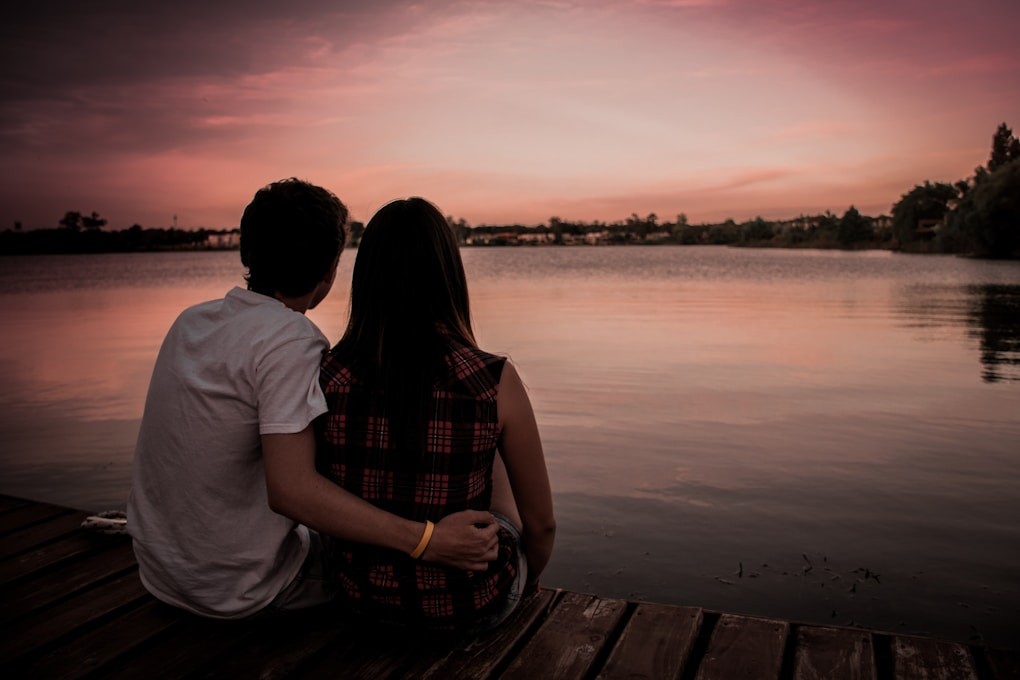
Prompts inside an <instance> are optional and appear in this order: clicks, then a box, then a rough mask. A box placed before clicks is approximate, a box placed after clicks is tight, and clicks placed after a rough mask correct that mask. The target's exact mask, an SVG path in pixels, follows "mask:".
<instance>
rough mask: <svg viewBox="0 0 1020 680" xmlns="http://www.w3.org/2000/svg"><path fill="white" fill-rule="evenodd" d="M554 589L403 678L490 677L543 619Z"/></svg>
mask: <svg viewBox="0 0 1020 680" xmlns="http://www.w3.org/2000/svg"><path fill="white" fill-rule="evenodd" d="M557 592H558V591H553V590H543V591H541V592H540V593H538V594H537V595H535V596H534V597H530V598H528V599H527V600H525V601H524V602H522V603H521V605H520V607H519V608H518V609H517V611H515V612H514V613H513V614H512V615H511V616H510V618H508V619H507V620H506V621H505V622H504V623H503V624H502V625H501V626H500V627H499V628H497V629H496V630H493V631H490V632H488V633H486V634H485V635H482V636H480V637H479V638H477V639H475V640H469V641H468V643H467V644H462V645H457V646H456V647H455V648H454V649H453V650H451V651H450V652H449V653H448V654H446V655H444V656H443V657H442V658H441V659H439V660H438V661H436V662H434V663H432V664H426V663H422V662H419V663H417V664H415V665H413V666H411V667H410V668H408V669H407V670H406V671H405V673H404V677H405V678H408V679H410V678H419V679H420V680H482V679H484V678H489V677H492V675H493V674H494V672H495V671H496V669H497V668H499V667H500V666H502V665H504V664H506V663H507V662H508V661H509V655H510V654H511V652H512V651H513V650H514V649H516V648H518V647H519V646H520V645H521V643H522V641H523V640H524V639H525V638H526V637H527V635H528V633H529V631H530V630H531V629H532V628H533V627H534V626H535V624H536V622H537V621H539V620H541V619H542V618H544V617H545V616H546V615H547V614H548V612H549V608H550V607H551V606H552V603H553V599H554V598H555V597H556V595H557Z"/></svg>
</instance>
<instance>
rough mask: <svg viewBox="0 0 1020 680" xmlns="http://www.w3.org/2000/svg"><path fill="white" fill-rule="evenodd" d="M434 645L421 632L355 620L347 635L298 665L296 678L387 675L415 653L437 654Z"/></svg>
mask: <svg viewBox="0 0 1020 680" xmlns="http://www.w3.org/2000/svg"><path fill="white" fill-rule="evenodd" d="M401 633H403V634H401ZM435 645H436V643H435V642H433V641H431V640H429V639H428V638H427V636H423V635H421V634H415V635H411V634H409V633H408V631H401V630H400V629H395V628H387V627H385V626H378V625H374V624H371V623H364V622H359V623H358V624H357V625H355V626H353V627H352V628H351V630H350V632H349V634H347V635H341V636H339V637H338V638H336V639H335V640H334V641H333V643H331V644H329V645H326V647H325V648H324V649H323V653H322V654H321V655H318V656H316V657H315V659H314V660H313V661H312V662H311V663H310V664H308V665H306V666H302V667H301V668H300V670H299V672H298V673H297V677H300V678H301V679H302V680H320V679H321V680H326V679H329V680H333V679H334V678H337V677H343V678H344V680H362V679H364V680H377V679H378V678H389V677H391V676H393V675H394V674H396V673H398V672H399V670H400V669H401V668H402V667H404V666H406V665H407V664H409V663H410V662H411V659H413V658H414V657H416V656H418V655H429V654H430V653H441V652H436V650H435ZM430 658H433V660H434V657H430ZM341 671H342V673H341Z"/></svg>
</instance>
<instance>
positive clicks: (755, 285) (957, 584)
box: [0, 247, 1020, 646]
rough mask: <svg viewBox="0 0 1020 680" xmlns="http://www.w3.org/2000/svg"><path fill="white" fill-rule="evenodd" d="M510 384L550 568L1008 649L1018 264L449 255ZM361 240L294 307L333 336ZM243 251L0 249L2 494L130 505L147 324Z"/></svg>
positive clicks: (869, 256)
mask: <svg viewBox="0 0 1020 680" xmlns="http://www.w3.org/2000/svg"><path fill="white" fill-rule="evenodd" d="M464 258H465V264H466V266H467V269H468V276H469V283H470V286H471V293H472V302H473V307H474V314H475V321H476V330H477V335H478V337H479V341H480V343H481V344H482V346H483V347H484V348H485V349H488V350H490V351H494V352H500V353H506V354H508V355H509V356H510V357H511V358H512V359H513V360H514V361H515V362H516V363H517V365H518V366H519V368H520V371H521V374H522V375H523V377H524V379H525V381H526V383H527V384H528V386H529V389H530V392H531V396H532V400H533V402H534V405H535V409H536V414H537V416H538V421H539V426H540V428H541V431H542V435H543V440H544V443H545V447H546V455H547V459H548V464H549V470H550V475H551V477H552V482H553V488H554V493H555V500H556V509H557V515H558V519H559V524H560V531H559V534H558V539H557V546H556V551H555V554H554V556H553V562H552V564H551V565H550V567H549V570H548V572H547V574H546V575H544V577H543V582H544V583H545V585H547V586H558V587H564V588H568V589H572V590H580V591H586V592H595V593H598V594H600V595H603V596H614V597H623V598H631V599H646V600H653V601H660V602H669V603H677V604H687V605H699V606H703V607H706V608H710V609H717V610H726V611H734V612H745V613H749V614H756V615H764V616H775V617H784V618H792V619H796V620H804V621H816V622H822V623H836V624H855V625H864V626H868V627H873V628H879V629H884V630H894V631H907V632H914V633H930V634H935V635H938V636H940V637H948V638H953V639H958V640H963V641H967V640H971V639H975V640H984V641H986V642H989V643H991V644H996V645H1002V646H1017V644H1018V642H1017V640H1018V639H1020V625H1018V623H1017V622H1018V621H1020V494H1018V492H1017V486H1018V484H1020V263H1016V262H981V261H973V260H967V259H961V258H955V257H941V256H904V255H894V254H890V253H885V252H871V253H840V252H819V251H782V250H750V249H727V248H714V247H697V248H690V247H689V248H683V247H648V248H644V247H591V248H584V247H576V248H520V249H510V248H502V249H466V250H465V251H464ZM353 261H354V253H353V252H351V253H347V254H345V255H344V256H343V258H342V266H341V273H340V275H339V276H338V283H337V286H336V287H335V288H334V292H333V294H332V295H331V297H330V298H329V299H328V300H327V301H326V302H325V303H324V305H323V306H322V307H321V308H320V309H317V310H314V311H313V312H312V313H311V314H310V316H311V317H312V318H313V320H315V322H316V323H318V324H319V325H320V327H321V328H322V329H323V330H324V332H325V333H326V334H327V336H329V338H330V339H331V340H336V339H337V337H338V336H339V334H340V332H341V329H342V327H343V324H344V321H345V317H346V309H347V300H346V297H347V291H348V286H349V281H350V273H351V268H352V266H353ZM241 274H242V271H241V268H240V265H239V263H238V256H237V253H236V252H226V253H189V254H180V253H172V254H129V255H95V256H45V257H23V258H9V257H8V258H0V328H2V330H3V337H4V342H3V343H2V344H0V371H2V373H0V375H2V376H3V380H2V381H0V437H2V440H3V442H4V444H3V447H2V450H0V492H2V493H7V494H15V495H20V496H26V497H29V498H34V499H37V500H43V501H50V502H55V503H61V504H65V505H71V506H75V507H81V508H85V509H94V510H102V509H109V508H116V507H123V505H124V500H125V497H126V493H127V488H128V479H129V470H130V460H131V450H132V446H133V443H134V438H135V435H136V433H137V428H138V422H139V418H140V416H141V411H142V400H143V399H144V395H145V390H146V386H147V383H148V378H149V373H150V371H151V368H152V363H153V361H154V359H155V355H156V351H157V349H158V346H159V343H160V341H161V340H162V337H163V334H164V333H165V331H166V329H167V328H168V326H169V325H170V323H171V322H172V321H173V319H174V317H175V316H176V314H177V313H178V312H179V310H180V309H181V308H182V307H184V306H185V305H188V304H191V303H194V302H199V301H202V300H205V299H209V298H212V297H218V296H220V295H222V294H223V293H224V292H225V291H226V290H228V289H229V288H230V287H231V286H233V285H235V284H237V283H239V282H240V281H241V278H240V277H241Z"/></svg>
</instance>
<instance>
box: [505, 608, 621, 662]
mask: <svg viewBox="0 0 1020 680" xmlns="http://www.w3.org/2000/svg"><path fill="white" fill-rule="evenodd" d="M626 605H627V603H626V602H624V601H623V600H603V599H600V598H597V597H593V596H591V595H582V594H580V593H565V594H564V595H563V597H562V598H561V599H560V601H559V602H558V603H557V604H556V606H555V608H554V609H553V610H552V612H551V613H550V614H549V616H548V617H547V618H546V620H545V621H544V622H543V623H542V626H541V627H540V628H539V629H538V631H536V633H535V634H534V636H532V638H531V639H530V640H529V641H528V643H527V644H526V645H525V646H524V648H523V649H522V650H521V652H520V653H519V654H518V655H517V657H516V658H515V659H514V660H513V662H512V663H511V664H510V665H509V666H508V667H507V669H506V671H505V672H504V673H503V674H502V675H500V678H501V679H502V680H514V679H515V678H521V679H522V680H531V679H532V678H557V679H558V680H570V679H571V678H577V679H578V680H579V679H580V678H584V677H587V675H588V673H589V672H590V671H591V670H592V669H593V666H594V664H595V662H596V660H597V659H598V657H599V655H600V653H601V652H602V651H603V648H604V646H605V645H606V640H607V639H608V638H609V636H610V635H611V634H612V632H613V631H614V630H615V629H616V627H617V625H618V624H619V623H620V621H621V620H622V618H623V614H624V611H625V610H626Z"/></svg>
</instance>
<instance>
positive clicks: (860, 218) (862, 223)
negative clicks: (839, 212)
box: [836, 206, 875, 248]
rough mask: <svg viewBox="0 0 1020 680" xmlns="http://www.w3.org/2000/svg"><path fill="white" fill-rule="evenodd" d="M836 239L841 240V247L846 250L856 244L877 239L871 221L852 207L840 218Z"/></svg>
mask: <svg viewBox="0 0 1020 680" xmlns="http://www.w3.org/2000/svg"><path fill="white" fill-rule="evenodd" d="M836 237H837V238H838V239H839V243H840V245H842V246H843V247H844V248H845V247H848V246H852V245H853V244H855V243H860V242H862V241H870V240H872V239H873V238H875V230H874V229H873V228H872V226H871V220H869V219H868V218H867V217H865V216H864V215H862V214H861V213H860V212H859V211H858V210H857V208H855V207H854V206H850V207H849V208H848V209H847V211H846V212H845V213H843V216H842V217H841V218H839V226H838V227H837V229H836Z"/></svg>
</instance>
